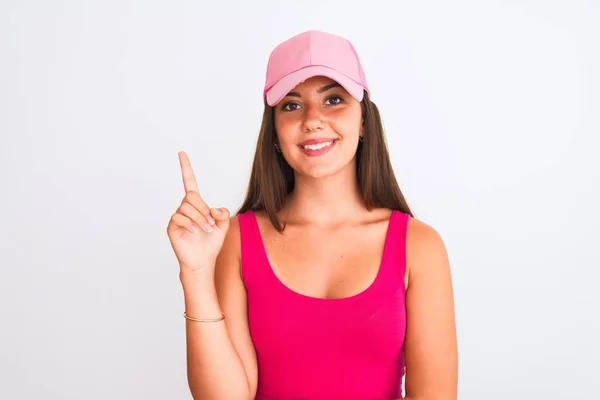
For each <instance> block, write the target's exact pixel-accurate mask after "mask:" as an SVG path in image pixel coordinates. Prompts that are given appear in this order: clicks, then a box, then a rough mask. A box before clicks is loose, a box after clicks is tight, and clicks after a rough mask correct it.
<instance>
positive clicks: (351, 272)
mask: <svg viewBox="0 0 600 400" xmlns="http://www.w3.org/2000/svg"><path fill="white" fill-rule="evenodd" d="M265 228H267V227H265ZM263 232H264V233H263V242H264V246H265V251H266V253H267V257H268V260H269V264H270V267H271V268H272V269H273V272H274V273H275V275H276V276H277V278H278V279H279V280H280V281H281V283H282V284H284V285H285V286H287V287H288V288H290V289H291V290H293V291H295V292H297V293H300V294H303V295H306V296H311V297H317V298H344V297H350V296H354V295H356V294H358V293H361V292H363V291H365V290H366V289H367V288H368V287H369V286H370V285H371V284H372V283H373V282H374V281H375V279H376V277H377V274H378V272H379V269H380V266H381V263H382V258H383V254H384V247H385V244H386V238H387V232H388V222H387V221H382V222H377V223H371V224H365V225H362V226H358V227H347V228H339V229H331V230H323V229H315V228H306V227H301V226H293V225H288V226H287V227H286V230H285V231H284V233H283V234H281V233H279V232H277V231H275V230H270V229H263Z"/></svg>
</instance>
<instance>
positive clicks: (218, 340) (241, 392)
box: [181, 217, 257, 400]
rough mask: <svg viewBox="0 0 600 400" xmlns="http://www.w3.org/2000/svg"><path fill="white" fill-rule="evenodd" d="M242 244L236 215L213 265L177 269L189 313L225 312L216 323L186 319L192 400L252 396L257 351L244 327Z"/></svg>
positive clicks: (235, 399) (234, 399) (202, 315)
mask: <svg viewBox="0 0 600 400" xmlns="http://www.w3.org/2000/svg"><path fill="white" fill-rule="evenodd" d="M240 247H241V246H240V230H239V222H238V221H237V218H236V217H234V218H231V219H230V227H229V230H228V233H227V235H226V236H225V240H224V242H223V247H222V249H221V251H220V252H219V256H218V257H217V260H216V262H215V266H214V269H213V268H211V267H212V266H211V267H209V268H206V269H204V271H208V272H209V273H206V274H197V273H194V274H191V273H189V274H186V273H185V271H182V273H181V283H182V285H183V291H184V298H185V309H186V312H187V315H189V316H193V317H194V318H201V319H204V318H216V317H218V316H220V315H221V313H223V314H225V316H226V318H225V320H223V321H220V322H209V323H206V322H195V321H190V320H186V337H187V374H188V384H189V387H190V390H191V392H192V396H193V397H194V399H207V400H208V399H215V400H221V399H232V400H242V399H254V397H255V396H256V386H257V365H256V353H255V350H254V345H253V343H252V339H251V337H250V331H249V328H248V315H247V303H246V289H245V287H244V284H243V281H242V278H241V270H240V262H241V257H240V254H241V249H240ZM210 271H214V275H213V274H211V273H210Z"/></svg>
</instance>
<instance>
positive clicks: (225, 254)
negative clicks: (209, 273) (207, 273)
mask: <svg viewBox="0 0 600 400" xmlns="http://www.w3.org/2000/svg"><path fill="white" fill-rule="evenodd" d="M241 247H242V246H241V235H240V222H239V219H238V217H237V215H234V216H232V217H230V218H229V230H228V231H227V234H226V235H225V239H224V241H223V247H222V248H221V251H220V252H219V256H218V257H217V263H216V270H215V272H216V274H219V273H220V272H224V271H223V269H229V270H231V269H237V270H238V272H239V270H240V260H241ZM226 275H229V274H226ZM217 278H219V276H217Z"/></svg>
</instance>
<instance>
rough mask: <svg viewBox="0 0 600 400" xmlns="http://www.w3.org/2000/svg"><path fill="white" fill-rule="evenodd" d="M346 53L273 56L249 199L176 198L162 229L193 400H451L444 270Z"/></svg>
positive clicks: (283, 47) (307, 42)
mask: <svg viewBox="0 0 600 400" xmlns="http://www.w3.org/2000/svg"><path fill="white" fill-rule="evenodd" d="M369 94H370V92H369V89H368V86H367V82H366V79H365V74H364V72H363V69H362V67H361V64H360V61H359V58H358V56H357V54H356V51H355V50H354V47H353V46H352V44H351V43H350V42H348V41H347V40H346V39H344V38H341V37H339V36H336V35H332V34H328V33H324V32H318V31H309V32H305V33H302V34H300V35H297V36H294V37H292V38H290V39H288V40H286V41H285V42H283V43H281V44H280V45H278V46H277V47H276V48H275V49H274V50H273V52H272V54H271V56H270V58H269V63H268V66H267V79H266V85H265V91H264V99H265V109H264V114H263V120H262V127H261V129H260V134H259V137H258V143H257V148H256V154H255V158H254V165H253V167H252V174H251V177H250V185H249V189H248V194H247V197H246V200H245V201H244V203H243V205H242V207H241V209H240V210H239V211H238V212H237V214H236V215H235V216H234V217H232V218H231V217H230V215H229V212H228V211H227V210H226V209H224V208H211V207H209V205H207V204H206V203H205V202H204V200H203V199H202V197H201V195H200V190H199V189H198V185H197V183H196V180H195V178H194V173H193V171H192V167H191V165H190V161H189V159H188V157H187V155H186V154H185V153H183V152H181V153H180V154H179V157H180V163H181V169H182V173H183V182H184V186H185V196H184V198H183V201H182V203H181V205H180V206H179V208H178V209H177V210H176V212H175V213H174V214H173V216H172V217H171V220H170V222H169V225H168V228H167V232H168V236H169V239H170V241H171V245H172V246H173V249H174V251H175V254H176V256H177V259H178V261H179V264H180V280H181V283H182V285H183V291H184V297H185V313H184V317H185V318H186V335H187V356H188V358H187V362H188V382H189V386H190V389H191V392H192V394H193V396H194V398H197V399H233V400H242V399H255V398H256V399H398V398H401V396H402V391H401V387H402V378H403V376H404V375H405V373H406V377H405V379H406V382H405V384H406V387H405V391H406V396H407V397H406V398H409V399H414V400H417V399H423V400H425V399H432V400H433V399H435V400H443V399H456V396H457V368H458V365H457V364H458V361H457V339H456V329H455V317H454V300H453V290H452V282H451V274H450V267H449V262H448V257H447V253H446V250H445V246H444V243H443V241H442V239H441V238H440V236H439V235H438V233H437V232H436V231H435V230H434V229H433V228H431V227H430V226H428V225H427V224H425V223H423V222H421V221H419V220H417V219H415V218H414V216H413V214H412V212H411V211H410V209H409V207H408V205H407V203H406V201H405V199H404V197H403V195H402V193H401V191H400V189H399V187H398V184H397V182H396V178H395V176H394V173H393V171H392V166H391V163H390V157H389V154H388V150H387V148H386V143H385V137H384V132H383V128H382V123H381V120H380V117H379V112H378V110H377V107H376V106H375V104H374V103H373V102H371V100H370V99H369Z"/></svg>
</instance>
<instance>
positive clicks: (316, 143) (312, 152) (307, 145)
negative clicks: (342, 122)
mask: <svg viewBox="0 0 600 400" xmlns="http://www.w3.org/2000/svg"><path fill="white" fill-rule="evenodd" d="M336 143H337V139H311V140H307V141H305V142H303V143H302V144H301V145H299V146H298V147H299V148H300V150H301V151H302V152H303V153H304V154H306V155H307V156H310V157H314V156H320V155H323V154H325V153H327V152H329V151H330V150H331V149H332V148H333V147H334V146H335V145H336Z"/></svg>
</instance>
